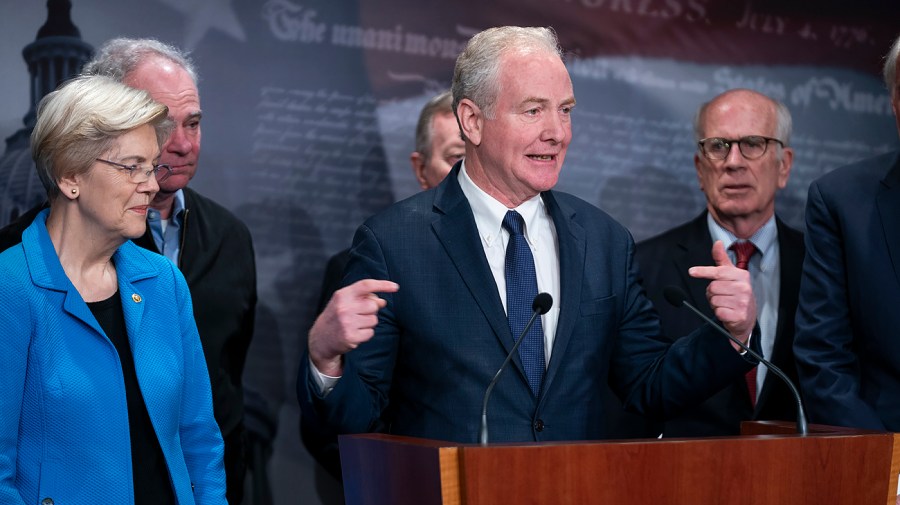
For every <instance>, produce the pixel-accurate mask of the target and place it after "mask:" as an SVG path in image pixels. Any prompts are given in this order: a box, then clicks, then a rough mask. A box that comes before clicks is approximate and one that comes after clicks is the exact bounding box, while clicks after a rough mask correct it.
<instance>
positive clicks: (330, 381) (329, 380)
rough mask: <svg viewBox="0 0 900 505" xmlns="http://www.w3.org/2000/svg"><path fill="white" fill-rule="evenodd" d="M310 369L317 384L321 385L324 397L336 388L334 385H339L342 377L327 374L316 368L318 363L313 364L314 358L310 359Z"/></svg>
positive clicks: (321, 393)
mask: <svg viewBox="0 0 900 505" xmlns="http://www.w3.org/2000/svg"><path fill="white" fill-rule="evenodd" d="M309 369H310V370H311V371H312V374H311V375H312V378H313V381H315V383H316V385H317V386H319V394H320V395H322V397H323V398H324V397H326V396H328V393H331V391H332V390H333V389H334V386H335V385H337V382H338V380H340V377H332V376H330V375H325V374H323V373H322V372H320V371H319V369H318V368H316V365H315V364H313V362H312V358H310V359H309Z"/></svg>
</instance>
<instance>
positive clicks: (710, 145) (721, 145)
mask: <svg viewBox="0 0 900 505" xmlns="http://www.w3.org/2000/svg"><path fill="white" fill-rule="evenodd" d="M769 142H778V144H779V145H780V146H781V147H784V142H782V141H780V140H778V139H773V138H772V137H763V136H762V135H750V136H748V137H741V138H739V139H723V138H721V137H710V138H707V139H703V140H701V141H700V142H697V145H699V146H700V150H701V151H703V154H704V155H705V156H706V157H707V158H709V159H711V160H724V159H725V158H727V157H728V153H730V152H731V146H732V145H733V144H737V145H738V149H740V151H741V154H742V155H743V156H744V158H747V159H748V160H755V159H757V158H761V157H762V155H764V154H766V148H767V147H768V146H769Z"/></svg>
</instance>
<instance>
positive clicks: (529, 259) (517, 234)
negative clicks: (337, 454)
mask: <svg viewBox="0 0 900 505" xmlns="http://www.w3.org/2000/svg"><path fill="white" fill-rule="evenodd" d="M503 228H504V229H506V231H508V232H509V243H508V244H507V245H506V268H505V270H506V317H507V319H509V329H510V331H512V335H513V338H518V337H519V335H520V334H521V333H522V330H524V329H525V325H526V324H528V320H529V319H531V315H532V313H533V311H532V310H531V305H532V303H533V302H534V297H535V295H537V293H538V288H537V275H536V274H535V271H534V257H533V256H532V255H531V248H530V247H529V246H528V242H527V241H526V240H525V235H524V233H523V232H524V229H525V221H524V220H523V219H522V216H520V215H519V213H518V212H516V211H514V210H511V211H508V212H507V213H506V216H505V217H504V218H503ZM522 338H523V339H524V340H523V341H522V344H521V345H520V346H519V357H520V358H521V359H522V365H523V366H524V367H525V376H526V377H527V378H528V385H529V386H530V387H531V392H532V393H533V394H534V396H535V397H537V396H538V395H539V394H540V392H541V382H542V381H543V380H544V329H543V326H542V325H541V318H540V316H539V317H538V318H537V319H535V321H534V324H533V325H532V326H531V329H530V330H528V333H527V334H526V335H525V336H524V337H522Z"/></svg>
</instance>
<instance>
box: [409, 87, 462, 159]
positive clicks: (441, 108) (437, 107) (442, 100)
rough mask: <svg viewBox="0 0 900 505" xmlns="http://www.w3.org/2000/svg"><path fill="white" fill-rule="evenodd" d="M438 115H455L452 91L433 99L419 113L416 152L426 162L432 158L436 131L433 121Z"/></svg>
mask: <svg viewBox="0 0 900 505" xmlns="http://www.w3.org/2000/svg"><path fill="white" fill-rule="evenodd" d="M438 114H453V95H451V94H450V90H447V91H444V92H442V93H440V94H438V95H435V96H434V97H432V98H431V100H428V103H426V104H425V106H424V107H422V112H420V113H419V122H418V123H416V152H418V153H420V154H421V155H422V156H423V157H425V159H426V160H427V159H429V158H431V138H432V135H433V130H434V128H433V127H432V119H434V116H436V115H438Z"/></svg>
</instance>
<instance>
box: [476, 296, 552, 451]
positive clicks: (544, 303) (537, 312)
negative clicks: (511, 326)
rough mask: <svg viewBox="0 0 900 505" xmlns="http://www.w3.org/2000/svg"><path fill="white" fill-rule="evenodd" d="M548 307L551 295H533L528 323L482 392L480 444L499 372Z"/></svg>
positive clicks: (483, 440) (485, 435)
mask: <svg viewBox="0 0 900 505" xmlns="http://www.w3.org/2000/svg"><path fill="white" fill-rule="evenodd" d="M550 307H553V297H552V296H550V295H549V294H548V293H538V294H536V295H535V296H534V301H533V302H531V311H532V314H531V319H529V320H528V324H526V325H525V329H523V330H522V333H521V334H520V335H519V338H517V339H516V343H515V345H513V347H512V349H511V350H510V351H509V354H507V355H506V359H505V360H503V364H502V365H500V368H499V369H497V373H496V374H494V378H493V379H491V382H490V384H488V387H487V389H486V390H485V392H484V399H483V400H482V402H481V434H480V437H479V440H480V441H481V445H487V443H488V426H487V406H488V399H489V398H490V397H491V391H493V390H494V386H496V385H497V381H498V380H500V374H502V373H503V370H504V369H505V368H506V365H507V364H508V363H509V362H510V360H512V357H513V355H514V354H515V353H516V351H517V350H519V344H521V343H522V340H524V339H525V334H527V333H528V330H530V329H531V327H532V325H534V320H535V319H537V317H538V316H542V315H544V314H546V313H547V312H548V311H549V310H550Z"/></svg>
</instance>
